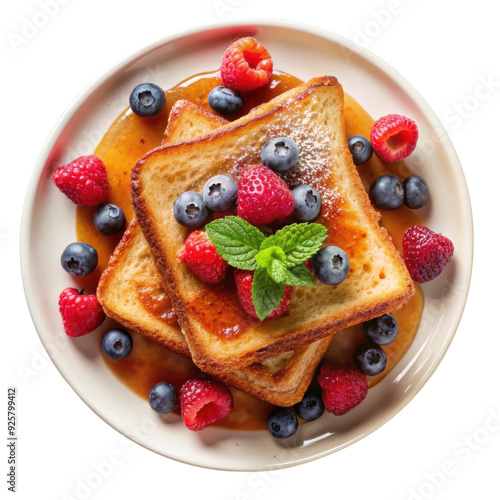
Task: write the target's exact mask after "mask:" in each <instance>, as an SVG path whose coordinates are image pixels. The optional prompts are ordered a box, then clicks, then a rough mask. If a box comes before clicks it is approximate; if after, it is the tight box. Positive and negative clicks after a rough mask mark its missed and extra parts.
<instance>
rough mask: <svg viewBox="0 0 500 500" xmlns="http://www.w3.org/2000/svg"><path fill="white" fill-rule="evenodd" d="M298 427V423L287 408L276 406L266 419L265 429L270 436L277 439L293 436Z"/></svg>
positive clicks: (293, 414)
mask: <svg viewBox="0 0 500 500" xmlns="http://www.w3.org/2000/svg"><path fill="white" fill-rule="evenodd" d="M298 426H299V422H298V420H297V417H296V416H295V413H293V411H292V410H289V409H288V408H280V407H279V406H278V407H276V408H274V410H273V411H272V412H271V413H270V414H269V417H267V428H268V429H269V432H270V433H271V436H273V437H275V438H278V439H285V438H288V437H290V436H293V435H294V434H295V432H296V431H297V427H298Z"/></svg>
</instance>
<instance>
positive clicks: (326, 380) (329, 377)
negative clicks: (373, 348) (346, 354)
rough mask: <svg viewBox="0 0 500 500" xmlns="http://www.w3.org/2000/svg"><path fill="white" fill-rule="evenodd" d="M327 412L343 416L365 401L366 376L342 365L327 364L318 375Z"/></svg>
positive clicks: (366, 390) (366, 389)
mask: <svg viewBox="0 0 500 500" xmlns="http://www.w3.org/2000/svg"><path fill="white" fill-rule="evenodd" d="M318 382H319V385H320V386H321V388H322V389H323V392H322V397H323V403H324V404H325V409H326V411H329V412H330V413H333V414H334V415H343V414H344V413H347V412H348V411H349V410H352V409H353V408H354V407H355V406H357V405H359V403H361V401H363V399H365V397H366V394H367V393H368V382H367V381H366V375H363V374H362V373H361V372H359V371H358V370H355V369H353V368H349V367H348V366H347V365H343V364H342V363H325V364H324V365H323V366H322V367H321V369H320V373H319V375H318Z"/></svg>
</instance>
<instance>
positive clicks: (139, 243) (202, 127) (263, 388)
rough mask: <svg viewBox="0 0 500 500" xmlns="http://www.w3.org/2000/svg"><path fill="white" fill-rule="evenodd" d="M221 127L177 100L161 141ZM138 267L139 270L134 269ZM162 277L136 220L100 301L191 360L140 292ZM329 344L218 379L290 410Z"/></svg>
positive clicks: (104, 278) (175, 330)
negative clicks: (140, 286)
mask: <svg viewBox="0 0 500 500" xmlns="http://www.w3.org/2000/svg"><path fill="white" fill-rule="evenodd" d="M194 124H195V125H194ZM222 124H227V121H226V120H224V119H222V118H220V117H219V116H216V115H214V114H213V113H210V112H209V111H206V110H204V109H203V108H200V107H199V106H196V105H194V104H192V103H190V102H188V101H178V102H177V103H176V104H175V105H174V107H173V108H172V111H171V113H170V116H169V123H168V127H167V130H166V131H165V137H164V140H163V143H168V142H173V141H175V140H181V139H182V138H186V137H188V136H190V135H191V136H194V135H196V132H197V133H198V134H199V133H203V132H207V131H208V130H210V129H214V128H216V127H218V126H221V125H222ZM138 261H140V262H138ZM138 264H140V265H141V267H140V269H139V271H140V272H138V271H137V270H136V269H135V267H136V266H137V265H138ZM157 277H158V278H157ZM158 279H159V273H158V270H157V269H156V265H155V263H154V262H153V259H152V257H151V258H150V250H149V246H148V244H147V242H146V240H145V239H144V236H143V234H142V231H141V229H140V226H139V223H138V221H137V219H136V218H133V219H132V220H131V221H130V223H129V224H128V226H127V229H126V231H125V233H124V234H123V236H122V239H121V241H120V243H119V244H118V246H117V247H116V249H115V251H114V253H113V255H112V257H111V259H110V261H109V263H108V267H107V268H106V269H105V271H104V272H103V274H102V275H101V279H100V281H99V286H98V289H97V298H98V300H99V302H100V303H101V305H102V307H103V309H104V312H105V313H106V315H107V316H109V317H111V318H113V319H114V320H116V321H118V322H119V323H120V324H122V325H123V326H124V327H125V328H127V329H129V330H131V331H134V332H136V333H137V334H140V335H142V336H144V337H147V338H149V339H151V340H154V341H156V342H158V343H159V344H161V345H163V346H165V347H167V348H169V349H171V350H172V351H174V352H177V353H179V354H182V355H184V356H186V357H189V358H190V357H191V354H190V352H189V348H188V345H187V343H186V340H185V338H184V335H183V334H182V332H181V330H180V328H179V326H178V324H177V323H175V324H169V323H166V322H165V321H162V319H161V317H158V315H155V314H153V313H152V312H151V311H148V309H147V308H146V307H145V306H144V304H143V303H142V302H141V298H140V297H139V296H138V294H137V291H136V285H138V284H142V285H146V288H147V289H150V290H152V289H154V288H155V287H156V286H157V281H158ZM330 341H331V337H330V338H327V339H323V340H320V341H318V342H316V343H313V344H311V345H308V346H305V347H303V348H301V349H297V350H296V351H293V352H288V353H285V354H284V355H283V359H271V360H270V362H272V363H271V366H266V365H262V364H259V363H255V364H253V365H251V366H248V367H246V368H243V369H241V370H238V371H236V372H229V373H226V374H224V375H223V376H222V377H221V376H216V377H215V378H217V379H219V380H221V381H222V382H224V383H226V384H228V385H230V386H232V387H234V388H236V389H239V390H241V391H244V392H246V393H248V394H250V395H253V396H255V397H257V398H259V399H262V400H263V401H266V402H268V403H270V404H273V405H278V406H291V405H293V404H295V403H297V402H298V401H300V400H301V399H302V397H303V394H304V392H305V390H306V389H307V387H308V386H309V384H310V383H311V380H312V378H313V376H314V372H315V369H316V366H317V365H318V363H319V362H320V360H321V359H322V357H323V356H324V354H325V352H326V350H327V348H328V345H329V343H330Z"/></svg>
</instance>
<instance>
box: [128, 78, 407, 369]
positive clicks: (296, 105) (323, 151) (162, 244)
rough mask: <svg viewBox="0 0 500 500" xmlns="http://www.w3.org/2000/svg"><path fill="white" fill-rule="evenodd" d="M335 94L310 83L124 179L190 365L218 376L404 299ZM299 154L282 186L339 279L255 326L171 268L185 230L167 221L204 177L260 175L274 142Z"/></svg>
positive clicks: (179, 266)
mask: <svg viewBox="0 0 500 500" xmlns="http://www.w3.org/2000/svg"><path fill="white" fill-rule="evenodd" d="M343 106H344V104H343V90H342V87H341V85H340V84H339V83H338V81H337V79H336V78H335V77H329V76H325V77H320V78H314V79H312V80H310V81H309V82H307V83H305V84H302V85H300V86H298V87H296V88H295V89H292V90H290V91H288V92H286V93H284V94H282V95H280V96H278V97H276V98H275V99H273V100H271V101H269V102H268V103H265V104H263V105H261V106H259V107H257V108H254V109H253V110H252V111H251V112H250V113H249V114H248V115H246V116H244V117H242V118H240V119H238V120H236V121H234V122H232V123H231V124H228V125H225V126H223V127H220V128H219V129H217V130H216V131H214V132H212V133H210V134H208V135H205V136H203V137H200V138H195V139H193V140H191V141H188V142H185V143H181V144H173V145H167V146H162V147H159V148H157V149H155V150H152V151H151V152H149V153H148V154H146V155H145V156H144V157H143V158H142V159H141V160H139V161H138V163H137V164H136V166H135V167H134V169H133V171H132V176H131V188H132V203H133V206H134V210H135V213H136V216H137V218H138V220H139V223H140V225H141V229H142V231H143V233H144V236H145V237H146V239H147V241H148V243H149V245H150V247H151V249H152V251H153V255H154V258H155V260H156V263H157V265H158V269H159V271H160V274H161V279H162V283H163V286H164V288H165V289H166V290H167V291H168V294H169V296H170V298H171V300H172V302H173V305H174V309H175V311H176V313H177V316H178V321H179V323H180V325H181V328H182V330H183V333H184V335H185V337H186V339H187V342H188V345H189V350H190V352H191V355H192V357H193V360H194V362H195V364H196V365H197V366H198V367H200V368H201V369H202V370H203V371H207V372H209V373H225V372H228V371H233V370H235V369H239V368H241V367H244V366H248V365H249V364H251V363H255V362H258V361H262V360H264V359H266V358H269V357H271V356H275V355H276V354H279V353H281V352H284V351H289V350H292V349H296V348H300V347H301V346H304V345H305V344H308V343H311V342H314V341H316V340H318V339H321V338H324V337H327V336H329V335H331V334H332V333H334V332H336V331H338V330H340V329H344V328H347V327H349V326H351V325H354V324H357V323H360V322H362V321H366V320H368V319H371V318H374V317H377V316H380V315H381V314H384V313H387V312H390V311H393V310H395V309H397V308H399V307H401V306H402V305H403V304H404V303H406V302H407V301H408V299H409V298H410V297H411V296H412V295H413V293H414V285H413V282H412V280H411V278H410V276H409V274H408V271H407V269H406V267H405V265H404V263H403V260H402V258H401V256H400V255H399V253H398V252H397V250H396V248H395V247H394V245H393V244H392V241H391V239H390V237H389V235H388V233H387V231H386V230H385V229H384V228H381V227H380V225H379V223H378V221H379V217H380V214H379V213H378V212H376V211H375V210H374V209H373V207H372V206H371V203H370V201H369V198H368V196H367V194H366V192H365V190H364V188H363V185H362V183H361V179H360V177H359V175H358V172H357V170H356V167H355V166H354V164H353V162H352V156H351V154H350V152H349V149H348V146H347V141H346V137H345V128H344V118H343ZM277 136H285V137H289V138H291V139H292V140H294V141H295V142H296V143H297V145H298V146H299V150H300V155H299V162H298V164H297V165H296V166H295V167H294V168H293V169H292V170H291V171H290V172H288V173H286V174H285V175H283V178H284V180H285V181H286V182H287V183H288V184H289V186H290V187H292V188H293V187H294V186H296V185H298V184H308V185H311V186H312V187H314V188H315V189H316V190H317V191H318V192H319V193H320V195H321V197H322V208H321V212H320V215H319V217H318V218H317V219H316V220H315V222H318V223H320V224H323V225H325V226H326V228H327V230H328V237H327V240H326V241H325V243H326V244H334V245H337V246H339V247H341V248H343V249H344V250H345V251H346V252H347V254H348V256H349V259H350V264H351V267H350V271H349V275H348V277H347V278H346V279H345V280H344V281H343V282H342V283H341V284H339V285H337V286H327V285H324V284H322V283H320V282H318V281H317V280H315V284H314V285H312V286H308V287H296V288H295V289H294V290H293V294H292V301H291V304H290V307H289V309H288V312H287V313H286V314H285V315H283V316H281V317H278V318H275V319H271V320H265V321H263V322H260V321H258V320H254V319H252V318H250V317H249V316H248V315H246V313H244V311H243V310H242V308H241V306H240V304H239V301H238V299H237V297H236V295H235V291H234V289H232V288H231V276H230V277H229V278H228V279H227V280H226V281H227V283H226V284H225V285H220V284H217V285H206V284H204V283H203V282H201V281H200V280H199V279H198V278H197V277H196V276H195V275H194V274H193V273H192V272H191V270H190V269H189V268H188V267H187V266H186V265H185V264H184V263H183V262H182V261H180V259H179V258H178V257H177V255H178V253H179V252H180V251H181V249H182V248H183V244H184V241H185V239H186V237H187V235H188V232H189V231H188V230H187V229H186V228H185V227H183V226H181V225H179V224H178V223H177V222H176V220H175V218H174V215H173V204H174V201H175V199H176V198H177V196H178V195H179V194H180V193H182V192H183V191H188V190H189V191H197V192H201V191H202V188H203V186H204V184H205V182H206V181H207V180H208V179H209V178H211V177H212V176H214V175H217V174H226V175H230V176H232V177H233V178H235V179H236V180H237V179H238V175H239V172H240V170H241V169H242V167H243V166H245V165H248V164H260V163H261V161H260V151H261V149H262V147H263V146H264V144H265V143H266V142H267V141H268V140H269V139H270V138H272V137H277Z"/></svg>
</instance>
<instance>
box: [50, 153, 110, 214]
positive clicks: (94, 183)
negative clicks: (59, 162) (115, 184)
mask: <svg viewBox="0 0 500 500" xmlns="http://www.w3.org/2000/svg"><path fill="white" fill-rule="evenodd" d="M52 180H53V181H54V184H55V185H56V186H57V187H58V188H59V189H60V190H61V191H62V192H63V193H64V194H65V195H66V196H67V197H68V198H69V199H70V200H71V201H72V202H73V203H75V204H76V205H81V206H88V207H90V206H92V205H98V204H99V203H103V202H105V201H106V198H107V197H108V191H109V183H108V175H107V173H106V167H105V166H104V163H103V162H102V161H101V160H100V159H99V158H97V156H95V155H89V156H80V158H77V159H76V160H73V161H72V162H71V163H68V164H67V165H65V166H62V167H59V168H57V169H56V170H55V172H54V176H53V178H52Z"/></svg>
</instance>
